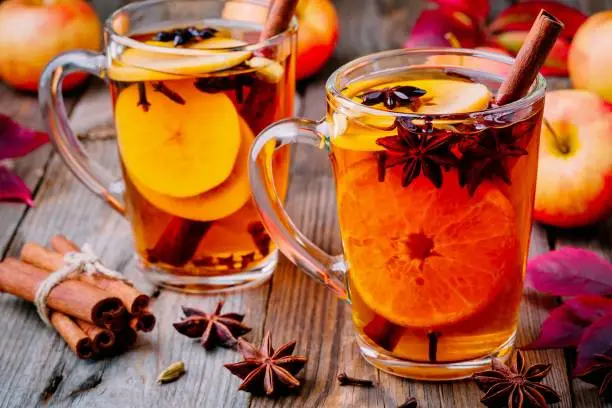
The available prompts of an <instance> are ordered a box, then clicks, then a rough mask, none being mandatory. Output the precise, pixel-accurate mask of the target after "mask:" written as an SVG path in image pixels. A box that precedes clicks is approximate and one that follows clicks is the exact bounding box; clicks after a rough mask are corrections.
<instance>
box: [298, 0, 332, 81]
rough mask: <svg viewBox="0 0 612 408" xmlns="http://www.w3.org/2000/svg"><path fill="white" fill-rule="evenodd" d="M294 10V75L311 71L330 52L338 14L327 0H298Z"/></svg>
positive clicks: (300, 77) (316, 68)
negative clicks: (296, 39)
mask: <svg viewBox="0 0 612 408" xmlns="http://www.w3.org/2000/svg"><path fill="white" fill-rule="evenodd" d="M295 14H296V16H297V18H298V21H299V24H300V28H299V32H298V54H297V72H296V76H297V79H303V78H306V77H309V76H311V75H313V74H315V73H316V72H317V71H319V70H320V69H321V67H322V66H323V65H324V64H325V62H327V60H328V59H329V57H331V55H332V54H333V52H334V48H335V47H336V42H337V41H338V27H339V24H338V16H337V15H336V9H335V8H334V5H333V4H332V3H331V2H330V1H329V0H300V2H299V3H298V6H297V9H296V11H295Z"/></svg>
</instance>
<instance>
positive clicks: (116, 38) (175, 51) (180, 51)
mask: <svg viewBox="0 0 612 408" xmlns="http://www.w3.org/2000/svg"><path fill="white" fill-rule="evenodd" d="M203 1H217V2H218V1H219V0H144V1H137V2H135V3H128V4H126V5H125V6H123V7H121V8H119V9H117V10H115V11H114V12H113V13H112V14H111V15H110V16H108V18H107V19H106V21H105V23H104V31H105V32H106V33H108V35H109V36H110V41H111V42H115V43H118V44H121V45H123V46H126V47H130V48H136V49H140V50H143V51H147V52H155V53H160V54H170V55H176V56H210V52H211V51H215V53H216V54H223V53H232V52H243V51H247V52H256V51H259V50H261V49H263V48H267V47H270V46H275V45H278V44H280V43H282V42H283V41H284V40H285V39H286V38H287V37H289V36H291V35H293V34H295V33H296V32H297V29H298V20H297V18H296V17H295V16H293V17H292V19H291V23H290V24H289V27H288V28H287V29H286V30H285V31H282V32H280V33H278V34H276V35H275V36H272V37H270V38H267V39H266V40H264V41H259V42H256V43H254V44H245V45H240V46H234V47H219V48H214V49H188V48H174V47H159V46H156V45H149V44H145V43H144V42H142V41H138V40H134V39H132V38H130V37H128V36H125V35H121V34H119V33H117V32H116V31H115V29H114V28H113V22H114V21H115V20H116V19H117V18H119V17H120V15H121V14H123V13H126V12H131V11H135V10H138V9H141V8H146V7H150V6H153V5H158V4H164V3H171V4H180V3H197V2H203ZM222 1H223V2H224V3H229V2H231V1H234V2H236V3H248V4H252V5H255V6H261V7H265V9H266V10H267V9H268V3H267V2H266V1H265V0H240V1H236V0H222ZM218 19H219V20H224V19H223V18H221V17H218ZM226 20H229V21H232V20H231V19H226Z"/></svg>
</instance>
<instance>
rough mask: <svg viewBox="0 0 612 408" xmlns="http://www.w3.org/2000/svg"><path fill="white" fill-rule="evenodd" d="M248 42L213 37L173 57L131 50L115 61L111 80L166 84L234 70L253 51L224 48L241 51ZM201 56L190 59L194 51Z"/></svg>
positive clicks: (164, 44)
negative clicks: (166, 82)
mask: <svg viewBox="0 0 612 408" xmlns="http://www.w3.org/2000/svg"><path fill="white" fill-rule="evenodd" d="M145 44H147V45H152V46H156V47H160V48H169V47H170V46H171V43H169V42H159V41H147V42H146V43H145ZM243 45H246V43H245V42H244V41H240V40H236V39H232V38H223V37H213V38H209V39H206V40H202V41H199V42H197V43H195V44H193V45H190V46H189V47H188V48H174V49H173V50H172V53H163V52H161V51H159V52H155V51H144V50H141V49H137V48H130V49H128V50H126V51H125V52H124V53H123V54H121V55H120V56H118V57H117V58H115V59H113V62H112V64H111V66H110V67H109V68H108V77H109V78H110V79H112V80H114V81H129V82H136V81H162V80H168V79H177V78H180V77H184V76H185V75H189V76H193V75H198V74H206V73H209V72H216V71H222V70H224V69H229V68H232V67H234V66H236V65H238V64H240V63H242V62H244V61H246V60H247V59H249V58H250V57H251V52H250V51H228V52H224V51H221V50H220V49H222V48H232V47H240V46H243ZM195 49H197V50H199V52H200V55H190V52H191V53H193V51H192V50H195Z"/></svg>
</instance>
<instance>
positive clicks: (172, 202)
mask: <svg viewBox="0 0 612 408" xmlns="http://www.w3.org/2000/svg"><path fill="white" fill-rule="evenodd" d="M217 28H218V27H217ZM232 30H233V34H234V36H232V38H235V37H238V38H241V39H246V38H257V33H254V32H250V31H248V30H246V29H244V30H242V31H241V30H240V29H239V28H238V29H237V28H236V27H235V26H234V27H233V28H232ZM153 36H154V34H153V33H152V34H142V35H139V36H137V37H136V38H137V39H138V40H139V41H147V40H151V39H152V38H153ZM153 58H154V57H153ZM274 58H275V57H273V56H272V57H270V59H274ZM126 61H131V60H127V59H126ZM275 62H276V63H277V66H280V67H281V68H282V69H280V70H279V69H277V70H276V73H277V74H278V73H280V74H279V75H278V77H276V78H274V79H272V80H271V79H270V78H269V77H266V76H265V75H263V74H262V73H261V71H260V70H258V69H256V68H252V67H250V66H248V65H247V64H246V63H244V62H243V63H240V64H238V65H235V66H232V67H230V68H228V69H224V70H216V71H214V72H204V73H198V72H197V68H193V67H190V68H189V69H190V72H189V74H184V73H182V72H180V71H181V70H180V69H178V70H173V71H172V75H170V76H169V75H165V72H163V71H162V72H161V73H162V74H163V75H162V77H161V78H163V79H158V78H157V77H159V75H158V74H159V69H158V68H154V69H152V70H151V71H152V72H153V74H152V77H151V80H146V75H145V74H143V73H142V69H143V66H141V65H139V66H137V68H138V70H139V71H138V72H137V73H138V75H139V76H140V77H143V75H145V80H139V81H129V80H123V77H122V78H121V79H122V80H112V81H111V92H112V96H113V105H114V112H115V122H116V127H117V136H118V147H119V153H120V158H121V162H122V169H123V174H124V179H125V184H126V190H125V201H126V203H127V212H128V217H129V219H130V220H131V224H132V228H133V233H134V240H135V246H136V250H137V252H138V254H139V256H140V259H141V260H142V262H143V264H144V266H145V267H146V268H151V267H153V268H156V269H161V270H163V271H164V272H166V273H170V274H174V275H186V276H220V275H227V274H235V273H239V272H243V271H248V270H253V269H254V268H257V267H258V266H259V265H262V264H265V262H266V261H267V259H268V258H269V257H270V256H272V255H271V254H272V253H273V251H274V249H275V248H274V245H273V243H272V242H271V240H270V237H269V236H268V234H267V232H266V231H265V230H264V228H263V225H262V223H261V221H260V218H259V215H258V213H257V211H256V210H255V207H254V205H253V202H252V201H251V198H250V189H249V184H248V172H247V160H248V151H249V149H250V145H251V143H252V142H253V139H254V137H255V136H256V135H257V134H258V133H259V132H260V131H261V130H263V129H264V128H265V127H266V126H268V125H269V124H271V123H273V122H275V121H278V120H280V119H283V118H286V117H289V116H291V115H292V109H293V108H292V107H293V97H294V82H295V79H294V77H293V64H294V61H293V57H292V55H291V54H290V53H288V55H285V56H278V57H277V58H276V59H275ZM119 65H128V68H130V67H129V64H128V63H125V64H121V63H119ZM146 68H147V67H146V66H145V67H144V69H146ZM174 68H176V67H174ZM177 71H178V73H177ZM194 71H195V72H194ZM121 72H124V71H121ZM128 74H129V72H128ZM126 75H127V74H126ZM111 79H112V76H111ZM177 95H178V96H177ZM145 105H146V106H145ZM202 140H204V141H202ZM270 148H271V149H274V146H270ZM289 155H290V152H289V150H288V149H287V148H280V149H277V150H276V151H275V153H274V156H273V164H274V165H273V167H274V180H275V184H276V188H277V190H278V192H279V196H280V197H283V198H284V196H285V193H286V189H287V183H288V176H289ZM183 164H184V170H182V169H183V167H181V166H183ZM165 169H169V170H168V171H167V172H166V171H165ZM219 169H221V170H219ZM198 185H201V186H203V187H197V186H198ZM211 186H212V187H211ZM198 188H200V189H201V190H202V191H198Z"/></svg>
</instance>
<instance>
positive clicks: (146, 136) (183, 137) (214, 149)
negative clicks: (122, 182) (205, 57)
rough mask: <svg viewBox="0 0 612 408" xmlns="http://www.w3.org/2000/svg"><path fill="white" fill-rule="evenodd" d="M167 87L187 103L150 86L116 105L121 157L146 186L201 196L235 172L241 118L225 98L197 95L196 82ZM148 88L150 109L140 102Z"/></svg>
mask: <svg viewBox="0 0 612 408" xmlns="http://www.w3.org/2000/svg"><path fill="white" fill-rule="evenodd" d="M164 85H165V86H166V87H167V88H168V89H170V91H171V92H174V93H175V94H177V95H179V96H180V98H182V99H183V102H184V103H182V104H181V103H178V102H176V101H174V100H171V98H169V97H168V96H167V95H166V94H164V93H163V92H158V91H156V90H155V89H154V87H153V85H152V84H150V83H146V84H144V83H143V84H140V85H131V86H129V87H127V88H126V89H124V90H123V91H121V93H120V94H119V96H118V97H117V101H116V103H115V122H116V126H117V136H118V140H119V149H120V151H121V157H122V159H123V162H124V164H125V167H126V168H127V171H128V172H129V173H130V174H132V175H133V177H134V178H135V179H137V180H138V181H139V182H140V183H141V184H143V185H144V186H145V187H147V188H149V189H151V190H154V191H156V192H157V193H160V194H165V195H168V196H172V197H191V196H196V195H199V194H202V193H204V192H206V191H208V190H211V189H213V188H215V187H217V186H218V185H220V184H221V183H223V182H224V181H225V180H226V179H227V178H228V177H229V176H230V174H231V173H232V169H233V168H234V163H235V162H236V157H237V156H238V151H239V149H240V144H241V129H240V120H239V119H238V113H237V112H236V109H235V108H234V105H233V104H232V102H231V100H230V99H229V98H228V97H227V96H225V95H224V94H223V93H216V94H209V93H203V92H200V91H198V90H197V89H196V88H195V87H194V86H193V81H190V80H184V81H182V80H181V81H167V82H165V83H164ZM141 87H144V90H145V93H146V99H147V101H148V103H149V106H148V108H146V109H145V106H143V104H142V103H141V102H142V101H141V99H142V96H141V95H140V93H141V92H140V91H139V88H140V89H142V88H141Z"/></svg>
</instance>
